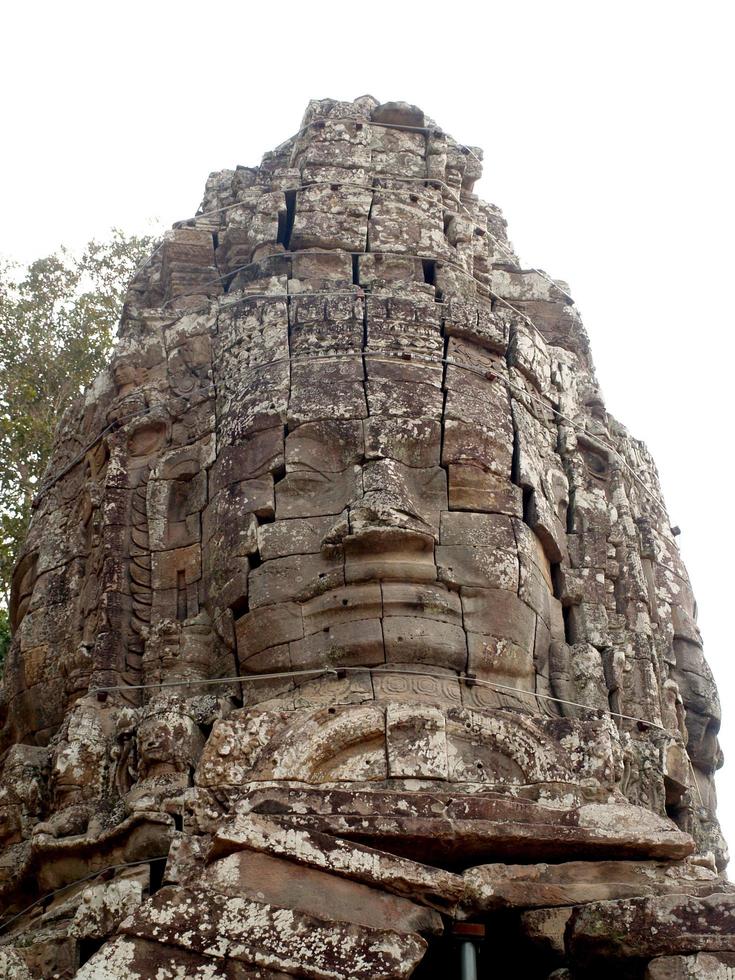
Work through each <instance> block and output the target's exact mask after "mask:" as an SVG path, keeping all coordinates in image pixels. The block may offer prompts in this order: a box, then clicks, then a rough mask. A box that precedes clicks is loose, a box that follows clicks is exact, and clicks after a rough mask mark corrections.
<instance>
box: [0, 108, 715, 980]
mask: <svg viewBox="0 0 735 980" xmlns="http://www.w3.org/2000/svg"><path fill="white" fill-rule="evenodd" d="M481 157H482V153H481V151H480V150H479V149H477V148H472V147H466V146H462V145H461V144H458V143H457V142H456V141H455V140H454V139H452V138H451V137H450V136H449V135H448V134H446V133H444V132H443V131H442V130H441V129H440V127H439V126H437V125H436V124H435V123H434V122H433V121H432V120H431V119H429V118H428V117H426V116H425V114H424V112H423V110H421V109H419V108H418V107H416V106H412V105H408V104H406V103H403V102H390V103H385V104H383V105H380V104H378V102H377V101H376V100H375V99H373V98H372V97H370V96H364V97H362V98H359V99H356V100H355V101H354V102H339V101H335V100H329V99H326V100H322V101H314V102H310V103H309V105H308V107H307V110H306V114H305V116H304V119H303V122H302V125H301V127H300V128H299V130H298V132H297V133H296V135H294V136H293V137H291V138H290V139H288V140H286V142H284V143H282V144H281V145H280V146H279V147H278V148H277V149H275V150H274V151H272V152H269V153H267V154H266V155H265V156H264V158H263V160H262V162H261V164H260V165H259V166H257V167H243V166H238V167H237V168H236V169H234V170H224V171H220V172H217V173H214V174H212V175H210V177H209V179H208V181H207V184H206V189H205V196H204V200H203V202H202V205H201V207H200V208H199V211H198V213H197V215H196V216H195V217H193V218H191V219H188V220H185V221H182V222H179V223H178V224H177V225H176V226H175V227H174V228H173V229H172V230H171V231H170V232H168V233H167V234H166V235H165V237H164V240H163V241H162V243H161V245H160V247H159V248H158V249H157V250H156V251H155V252H154V254H153V255H152V256H151V259H150V261H149V262H148V264H147V265H146V266H145V268H143V269H141V270H140V271H139V272H138V274H137V275H136V277H135V279H134V281H133V282H132V283H131V285H130V290H129V292H128V296H127V301H126V304H125V308H124V311H123V316H122V320H121V323H120V329H119V340H118V344H117V346H116V348H115V350H114V352H113V356H112V358H111V361H110V364H109V366H108V367H107V368H106V369H105V370H104V371H103V372H102V374H101V375H100V376H99V378H97V379H96V381H95V382H94V384H93V385H92V386H91V388H90V389H89V391H87V392H86V393H85V395H84V396H83V397H82V398H80V400H79V402H78V403H77V404H76V405H75V406H74V407H73V408H72V409H70V411H69V412H68V413H67V415H66V417H65V418H64V420H63V421H62V424H61V426H60V429H59V433H58V437H57V440H56V443H55V447H54V451H53V456H52V460H51V463H50V466H49V470H48V473H47V474H46V477H45V479H44V481H43V484H42V485H41V486H40V487H39V492H38V495H37V498H36V500H35V501H34V511H33V519H32V522H31V525H30V528H29V531H28V536H27V539H26V542H25V545H24V547H23V550H22V553H21V555H20V556H19V562H18V566H17V568H16V570H15V575H14V582H13V591H12V601H11V619H12V627H13V641H12V645H11V649H10V651H9V654H8V658H7V667H6V671H5V677H4V680H3V685H2V691H1V697H0V752H1V753H2V755H0V901H1V902H2V905H3V906H4V907H5V908H6V910H7V911H6V913H5V914H6V916H7V917H8V918H6V920H5V927H6V928H5V933H0V955H2V956H4V957H5V964H4V968H5V970H6V972H9V975H17V976H18V977H23V980H25V974H29V975H30V976H31V977H34V978H36V977H46V976H53V975H58V976H65V977H72V976H74V975H75V973H76V974H77V975H78V976H83V977H90V978H91V977H107V976H110V977H121V978H122V977H143V976H148V975H155V976H158V977H161V978H162V980H163V978H166V977H169V976H170V977H172V978H173V977H180V976H184V975H186V976H196V977H201V978H202V980H203V978H212V980H214V978H220V977H226V978H228V980H238V978H241V977H263V978H266V977H276V978H278V977H283V976H313V977H347V976H350V977H359V976H371V977H375V976H385V977H388V976H395V977H397V976H407V975H409V974H410V973H411V971H412V970H413V969H414V967H415V966H416V964H417V963H418V962H419V960H420V959H421V958H422V956H424V954H425V955H426V957H427V959H426V960H425V967H424V968H425V969H426V970H427V971H428V973H431V971H432V970H434V972H436V971H437V970H445V966H444V965H442V966H438V965H437V964H440V963H443V961H442V960H441V954H440V946H441V943H442V942H443V941H445V942H447V943H448V942H449V941H450V940H449V939H446V940H442V939H441V938H440V937H439V935H438V933H439V932H440V931H441V922H443V923H444V924H445V925H448V924H449V923H450V921H451V920H452V919H465V920H466V919H468V918H469V919H472V918H473V917H477V916H481V917H484V918H486V919H487V920H488V922H490V919H492V916H494V915H496V914H497V915H504V914H510V915H513V914H516V913H513V912H512V909H514V908H517V909H526V910H527V911H525V912H524V913H522V914H523V915H524V916H525V919H524V923H525V925H524V926H523V928H519V929H517V930H516V931H515V932H512V931H511V932H509V933H507V935H508V936H510V935H511V934H512V935H514V936H516V939H515V940H514V941H515V942H517V944H518V947H519V948H518V949H517V950H513V951H510V952H508V954H507V957H506V960H502V962H511V961H513V962H514V963H515V964H516V966H515V969H516V972H521V973H522V972H523V971H524V970H525V972H526V974H527V975H528V976H529V977H531V976H535V975H536V974H538V975H539V977H540V978H542V977H547V976H548V975H549V973H551V971H552V970H553V969H556V968H558V969H560V970H561V971H562V974H563V973H564V971H566V970H567V969H570V970H572V972H574V970H575V969H576V968H577V966H578V963H576V962H575V957H577V958H578V959H579V958H581V960H584V957H585V956H587V955H588V954H589V955H590V956H591V955H592V953H591V952H590V950H592V948H593V945H594V944H593V943H592V940H591V939H590V940H589V943H588V945H587V946H585V942H587V940H586V939H584V938H583V937H585V936H587V935H588V933H587V932H585V931H584V930H585V929H587V926H585V925H584V923H585V922H588V923H589V922H590V921H591V920H590V919H589V918H588V919H585V918H584V915H585V911H584V906H588V907H589V908H590V909H592V908H595V909H596V908H603V907H604V908H607V907H608V904H609V903H602V904H600V899H602V898H616V899H618V900H621V901H622V900H623V899H625V900H626V901H629V902H630V903H633V904H629V905H627V906H624V907H625V908H626V909H628V912H626V915H627V914H630V915H631V916H634V915H638V914H639V912H640V909H641V908H643V907H644V906H640V905H636V904H635V903H636V902H639V903H640V902H646V901H649V899H650V900H651V901H653V898H654V897H655V898H656V900H657V901H664V900H665V901H669V900H670V899H671V901H673V900H674V896H676V895H677V894H681V895H689V896H690V898H689V899H684V898H682V899H681V903H682V904H681V906H676V907H677V908H680V911H679V912H675V913H674V912H671V913H670V914H671V915H672V916H674V918H676V916H680V918H681V917H682V916H683V917H684V918H686V916H687V915H689V912H688V911H686V910H687V909H689V908H690V907H689V906H687V905H686V902H687V901H689V902H694V903H697V902H699V903H700V905H698V906H697V908H698V909H699V912H698V913H697V914H698V915H700V917H701V922H700V923H699V926H697V928H698V929H699V932H697V929H695V928H694V926H693V925H691V923H690V924H689V925H687V924H686V923H684V925H682V928H681V929H680V930H679V939H680V937H681V935H683V934H684V933H685V932H686V929H689V932H688V933H687V935H690V936H692V937H693V938H692V939H691V940H690V941H691V943H694V945H693V946H691V948H688V949H687V954H688V953H689V952H691V953H696V951H697V950H698V949H702V950H708V949H711V948H714V947H711V945H710V946H708V945H707V943H709V942H710V939H711V937H712V936H713V935H719V933H718V929H719V928H720V926H719V924H718V923H720V920H721V919H722V916H723V915H725V911H724V910H725V908H726V907H727V902H728V901H729V900H730V898H729V896H728V895H725V896H723V898H722V899H721V901H720V904H718V903H717V902H716V901H715V900H714V899H711V898H710V897H708V896H710V894H711V893H714V892H716V891H717V890H718V889H719V890H720V891H726V888H725V886H724V885H722V882H721V879H720V878H718V875H717V872H716V871H715V866H716V867H717V868H719V869H722V868H723V867H724V865H725V863H726V859H727V854H726V848H725V845H724V842H723V840H722V838H721V835H720V832H719V828H718V824H717V820H716V816H715V808H716V800H715V793H714V782H713V777H714V772H715V770H716V769H717V768H718V767H719V766H720V765H721V762H722V757H721V753H720V750H719V746H718V743H717V730H718V726H719V720H720V711H719V704H718V700H717V694H716V690H715V686H714V682H713V679H712V676H711V673H710V671H709V668H708V667H707V664H706V662H705V660H704V658H703V654H702V648H701V637H700V635H699V632H698V629H697V626H696V607H695V603H694V599H693V596H692V592H691V587H690V584H689V581H688V577H687V573H686V570H685V568H684V567H683V564H682V562H681V558H680V556H679V552H678V549H677V546H676V542H675V538H674V534H673V532H672V530H671V528H670V522H669V519H668V516H667V515H666V513H665V511H664V510H663V507H662V505H661V504H660V489H659V486H658V478H657V475H656V471H655V467H654V464H653V461H652V460H651V458H650V456H649V454H648V453H647V451H646V449H645V447H644V446H643V445H642V444H641V443H640V442H638V441H636V440H635V439H633V438H632V437H631V436H630V435H629V434H628V433H627V432H626V430H625V429H623V427H622V426H620V424H619V423H617V422H616V421H615V420H614V419H613V418H612V417H611V416H610V415H609V414H608V413H607V411H606V409H605V406H604V402H603V399H602V396H601V394H600V391H599V387H598V384H597V381H596V378H595V373H594V368H593V366H592V360H591V355H590V351H589V344H588V342H587V338H586V335H585V333H584V328H583V327H582V324H581V321H580V319H579V315H578V313H577V311H576V308H575V306H574V304H573V302H572V301H571V299H570V297H569V289H568V287H567V286H566V285H565V284H563V283H556V282H553V281H552V280H550V279H548V278H547V277H546V276H545V275H544V274H542V273H541V272H539V271H538V270H527V269H523V268H522V267H521V265H520V263H519V262H518V259H517V257H516V255H515V253H514V251H513V248H512V245H511V244H510V242H509V240H508V237H507V231H506V225H505V221H504V219H503V217H502V214H501V212H500V211H499V210H498V209H497V208H496V207H495V206H494V205H490V204H486V203H485V202H483V201H481V200H479V199H478V198H477V196H476V195H475V194H474V193H473V187H474V184H475V182H476V180H477V179H478V178H479V177H480V175H481V170H482V167H481ZM101 689H104V690H101ZM690 855H691V860H692V861H696V862H698V863H697V864H696V865H695V864H692V863H683V862H684V860H685V859H686V858H687V857H688V856H690ZM578 859H584V860H583V861H582V862H579V860H578ZM490 861H497V862H500V861H502V862H503V864H502V865H500V864H498V865H489V864H488V862H490ZM517 862H522V863H523V867H519V866H518V864H517ZM534 862H537V863H534ZM554 862H557V863H554ZM559 862H561V863H559ZM656 862H659V863H656ZM480 863H482V866H481V867H475V868H472V865H475V864H480ZM123 866H124V867H123ZM707 869H709V870H707ZM463 873H464V874H463ZM162 884H163V885H164V887H163V888H160V886H161V885H162ZM51 892H55V895H54V896H52V897H50V893H51ZM315 896H321V902H319V901H317V900H316V899H315ZM590 903H598V904H596V905H590ZM702 903H704V904H702ZM708 903H709V904H708ZM723 903H724V904H723ZM28 906H31V910H30V911H28V912H24V911H23V910H24V909H26V907H28ZM578 906H582V911H577V912H575V913H574V915H575V916H576V918H575V920H574V921H575V922H576V923H577V925H575V927H574V928H575V929H576V930H577V932H575V936H578V938H577V939H575V940H574V943H575V944H576V945H574V944H573V945H572V946H571V947H569V949H568V950H566V951H563V950H562V945H561V938H560V937H561V927H562V925H563V921H564V916H565V915H566V913H563V912H562V911H561V909H565V908H568V907H575V908H576V907H578ZM645 907H646V908H648V906H645ZM662 907H663V906H662ZM615 908H616V909H618V910H620V909H621V908H623V906H622V905H620V904H618V905H615ZM666 908H669V906H666ZM671 908H673V906H671ZM691 908H692V909H693V908H694V906H691ZM503 909H506V910H507V909H510V910H511V912H504V911H502V910H503ZM534 909H537V910H538V913H537V912H535V911H533V910H534ZM636 910H638V911H636ZM16 914H17V915H18V917H17V918H16V919H13V920H12V922H11V921H10V920H9V917H10V916H13V915H16ZM439 914H441V915H442V916H443V919H442V920H441V922H440V919H439ZM517 914H518V915H520V914H521V913H520V912H518V913H517ZM590 914H591V913H590ZM615 914H618V913H615ZM620 914H621V915H622V913H620ZM640 914H642V913H640ZM651 914H653V913H651ZM657 914H658V913H657ZM667 914H668V913H667ZM692 914H694V913H693V912H692ZM610 915H612V916H613V918H612V919H610V922H609V928H608V927H603V928H602V934H600V935H599V936H597V938H596V939H595V942H598V944H599V948H600V949H603V948H606V947H605V945H604V944H605V943H606V942H608V943H609V942H612V943H613V944H614V942H615V940H614V937H613V938H611V934H610V930H613V931H614V929H617V927H618V920H617V919H615V917H614V915H613V913H612V912H611V913H610ZM544 916H545V919H544ZM534 917H535V918H534ZM684 918H682V920H681V921H682V923H683V922H684ZM542 919H544V921H543V922H542V921H541V920H542ZM613 919H614V921H613ZM552 920H553V921H552ZM600 921H604V920H600ZM631 921H632V920H631ZM677 921H679V920H678V919H677ZM688 921H689V920H687V922H688ZM698 921H699V920H698ZM723 921H724V920H723ZM550 922H552V925H553V928H552V926H550V925H549V923H550ZM544 923H545V925H544ZM490 924H491V923H490ZM664 925H665V924H664ZM684 926H686V928H684ZM690 926H691V928H690ZM606 928H607V932H605V929H606ZM667 928H668V927H666V928H662V930H661V932H660V933H659V940H658V946H656V945H655V943H654V944H653V945H651V944H650V943H649V945H648V946H646V947H645V950H646V952H643V953H641V952H639V951H638V952H636V951H635V950H633V952H630V950H628V948H627V947H625V948H624V947H623V946H620V947H619V948H618V947H615V948H616V952H615V955H616V956H620V957H625V956H628V955H631V956H634V957H639V958H640V957H645V956H653V955H654V954H655V955H656V956H658V955H659V954H672V953H674V952H676V950H677V949H678V948H679V947H677V946H676V945H675V942H676V941H679V940H678V939H677V938H676V937H675V936H674V935H673V933H672V934H671V937H670V941H669V935H670V932H669V931H667ZM116 930H122V931H121V932H120V933H117V932H116ZM524 930H525V931H524ZM544 930H546V932H544ZM499 931H500V933H501V934H503V935H505V934H506V933H505V932H504V930H503V929H500V930H499ZM588 931H589V930H588ZM422 934H427V935H429V936H430V948H429V950H428V953H425V951H426V949H427V946H426V940H424V939H423V938H422ZM544 937H545V938H544ZM697 937H699V939H697ZM708 937H709V938H708ZM700 940H701V944H700V946H697V945H696V942H699V941H700ZM632 941H633V940H631V942H632ZM722 941H724V940H722ZM667 943H669V945H668V946H667ZM95 944H102V946H101V948H100V949H99V950H98V951H97V952H94V946H95ZM654 946H655V949H654ZM596 948H597V947H595V949H596ZM13 949H14V950H15V952H13ZM632 949H633V947H632V946H631V950H632ZM636 949H638V947H636ZM718 949H719V947H718ZM539 950H541V952H539ZM501 952H502V951H501ZM511 953H512V955H511ZM92 954H94V955H92ZM499 955H501V954H500V953H499ZM502 955H505V954H502ZM595 955H597V954H595ZM565 956H566V957H567V961H565V962H563V958H564V957H565ZM570 956H571V960H570V959H569V957H570ZM524 957H526V958H525V959H524ZM539 957H540V958H539ZM544 957H546V959H544ZM664 959H666V957H664ZM668 959H671V957H670V956H669V957H668ZM689 959H691V958H689ZM689 959H687V962H686V964H685V965H682V963H681V962H679V961H677V962H678V964H679V965H678V966H676V965H671V964H669V966H666V964H664V962H663V960H662V959H659V960H658V964H657V965H656V964H652V965H651V967H650V970H653V971H655V970H659V972H660V970H661V969H669V967H670V968H671V969H675V968H676V969H679V968H681V970H684V969H686V970H689V971H690V972H689V974H686V975H692V976H695V975H697V976H698V975H700V974H699V973H696V970H699V971H700V973H701V971H702V970H706V969H710V968H711V964H710V963H709V961H705V960H704V959H702V958H700V959H697V958H696V957H695V958H694V959H691V962H689ZM82 961H84V962H82ZM552 961H553V962H552ZM672 962H673V961H672ZM682 962H683V961H682ZM723 963H726V961H724V960H723V961H722V962H721V963H718V965H717V967H716V969H720V967H721V966H722V964H723ZM639 965H640V964H639ZM723 968H728V967H727V966H725V967H723ZM636 969H637V967H636ZM641 969H643V966H642V965H641ZM712 969H715V968H714V967H712ZM534 970H535V971H536V973H534ZM692 970H694V971H695V972H694V973H692ZM12 971H15V973H13V972H12ZM19 971H20V972H19ZM24 971H25V973H24ZM146 971H148V972H146ZM539 971H540V972H539ZM445 972H446V970H445ZM562 974H557V975H562ZM651 975H652V976H653V975H657V974H655V972H654V973H652V974H651ZM682 975H684V974H682ZM702 975H705V974H702ZM714 975H719V974H714Z"/></svg>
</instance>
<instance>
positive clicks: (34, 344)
mask: <svg viewBox="0 0 735 980" xmlns="http://www.w3.org/2000/svg"><path fill="white" fill-rule="evenodd" d="M151 248H152V240H151V238H149V237H137V236H127V235H125V234H123V232H121V231H120V230H119V229H113V231H112V233H111V235H110V238H109V239H108V240H107V241H103V242H99V241H91V242H89V244H88V245H87V246H86V248H85V249H84V251H83V253H82V254H81V255H77V256H75V255H73V254H72V253H71V252H70V251H68V250H67V249H61V250H59V251H58V252H56V253H55V254H53V255H49V256H47V257H46V258H43V259H38V260H37V261H35V262H32V263H31V264H30V265H29V266H27V267H25V268H21V267H19V266H17V265H12V264H9V263H6V264H4V265H2V266H0V607H3V606H4V607H7V603H8V598H9V592H10V576H11V573H12V569H13V564H14V562H15V558H16V555H17V553H18V549H19V546H20V544H21V542H22V539H23V535H24V534H25V530H26V527H27V524H28V518H29V515H30V507H31V501H32V499H33V495H34V493H35V488H36V486H37V485H38V481H39V479H40V477H41V475H42V474H43V471H44V468H45V466H46V462H47V460H48V457H49V453H50V451H51V446H52V442H53V436H54V430H55V428H56V424H57V422H58V420H59V418H60V416H61V414H62V413H63V412H64V410H65V409H66V408H67V406H68V405H69V404H70V402H71V401H72V400H73V399H74V397H75V396H76V395H78V394H79V393H80V392H81V391H83V390H84V388H85V387H86V385H88V384H89V383H90V382H91V381H92V379H93V378H94V377H95V375H96V374H97V373H98V371H99V370H100V369H101V368H102V367H103V365H104V363H105V362H106V360H107V358H108V355H109V352H110V348H111V346H112V343H113V332H114V329H115V327H116V325H117V321H118V318H119V316H120V311H121V308H122V303H123V298H124V296H125V290H126V288H127V284H128V282H129V280H130V278H131V276H132V274H133V272H134V271H135V270H136V268H137V267H138V266H139V265H140V264H141V263H142V262H143V261H144V260H145V257H146V256H147V255H148V254H149V253H150V251H151ZM0 611H2V610H0ZM6 646H7V617H4V618H1V619H0V654H3V653H4V649H5V647H6Z"/></svg>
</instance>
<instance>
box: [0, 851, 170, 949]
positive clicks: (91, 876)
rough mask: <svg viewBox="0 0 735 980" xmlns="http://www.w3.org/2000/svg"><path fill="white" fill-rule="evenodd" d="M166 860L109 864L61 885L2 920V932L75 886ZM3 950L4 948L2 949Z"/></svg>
mask: <svg viewBox="0 0 735 980" xmlns="http://www.w3.org/2000/svg"><path fill="white" fill-rule="evenodd" d="M165 860H167V855H163V856H162V857H154V858H143V859H141V860H140V861H124V862H123V863H122V864H109V865H108V866H107V867H106V868H100V869H99V871H93V872H91V873H90V874H88V875H85V876H84V877H83V878H76V879H75V880H74V881H70V882H69V883H68V884H67V885H61V887H60V888H55V889H54V890H53V891H51V892H47V893H46V894H45V895H41V897H40V898H37V899H36V901H35V902H31V904H30V905H27V906H26V907H25V908H24V909H21V911H20V912H17V913H16V914H15V915H13V916H11V917H10V918H9V919H3V920H0V932H2V931H3V930H4V929H7V928H8V926H10V925H12V924H13V923H14V922H16V921H17V920H18V919H20V918H21V917H22V916H24V915H25V914H26V912H30V911H31V909H34V908H35V907H36V906H37V905H40V904H41V902H45V901H46V899H48V898H53V897H54V895H60V894H61V893H62V892H66V891H69V889H70V888H73V887H74V886H75V885H83V884H84V882H85V881H92V880H93V879H95V878H99V876H100V875H103V874H106V873H107V872H108V871H121V870H122V869H123V868H137V867H140V865H142V864H152V863H153V862H154V861H165ZM1 948H2V947H0V949H1Z"/></svg>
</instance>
